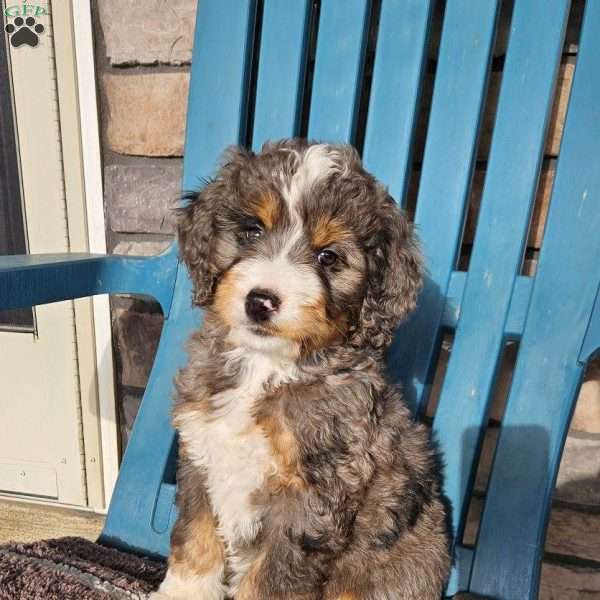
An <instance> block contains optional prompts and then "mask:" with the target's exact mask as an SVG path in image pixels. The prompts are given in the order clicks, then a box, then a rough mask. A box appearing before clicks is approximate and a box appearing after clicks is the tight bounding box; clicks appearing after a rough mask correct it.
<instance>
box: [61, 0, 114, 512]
mask: <svg viewBox="0 0 600 600" xmlns="http://www.w3.org/2000/svg"><path fill="white" fill-rule="evenodd" d="M71 6H72V11H73V29H74V38H75V54H76V69H77V88H78V95H79V122H80V130H81V143H82V148H81V150H82V163H83V180H84V181H83V183H84V190H85V204H86V216H87V228H88V245H89V251H90V252H92V253H95V254H106V227H105V220H104V193H103V186H102V159H101V151H100V131H99V115H100V113H99V108H98V98H97V93H96V68H95V61H94V32H93V25H92V14H91V3H90V0H74V1H72V2H71ZM92 307H93V308H92V310H93V317H94V336H95V349H96V374H97V386H98V388H97V389H98V403H99V416H100V437H101V444H102V472H103V481H104V499H105V507H108V504H109V503H110V498H111V496H112V492H113V489H114V486H115V483H116V480H117V475H118V469H119V444H118V425H117V423H118V419H117V412H116V395H115V373H114V362H113V351H112V330H111V319H110V306H109V298H108V295H102V296H95V297H94V298H93V299H92Z"/></svg>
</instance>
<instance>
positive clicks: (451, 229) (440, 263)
mask: <svg viewBox="0 0 600 600" xmlns="http://www.w3.org/2000/svg"><path fill="white" fill-rule="evenodd" d="M497 10H498V1H497V0H479V1H478V2H472V1H471V0H449V1H448V2H447V4H446V11H445V14H444V24H443V31H442V39H441V42H440V52H439V60H438V67H437V73H436V79H435V85H434V90H433V99H432V106H431V114H430V117H429V127H428V138H427V144H426V147H425V155H424V158H423V169H422V174H421V184H420V188H419V197H418V203H417V213H416V215H415V221H416V224H417V226H418V230H419V235H420V237H421V240H422V243H423V250H424V254H425V257H426V263H427V265H428V268H429V277H428V278H427V280H426V282H425V287H424V289H423V291H422V293H421V297H420V299H419V307H418V309H417V312H416V313H415V314H414V315H413V317H412V318H411V319H410V320H409V321H408V322H407V323H406V324H404V325H403V326H402V327H401V328H400V330H399V332H398V335H397V336H396V339H395V340H394V344H393V345H392V348H391V350H390V354H389V365H390V374H391V376H392V377H393V378H394V379H396V380H400V381H402V382H403V384H404V387H405V395H406V399H407V401H408V402H409V404H411V405H412V407H413V408H414V410H415V412H417V413H420V412H421V410H422V407H423V406H424V404H425V401H426V398H427V393H428V389H429V387H430V382H429V381H428V379H429V377H430V369H431V364H432V361H433V358H434V355H435V352H436V349H437V346H438V335H439V331H440V324H441V321H442V316H443V312H444V304H445V295H446V290H447V289H448V283H449V280H450V275H451V273H452V270H453V269H454V265H455V262H456V253H457V249H458V247H459V243H460V237H461V233H462V228H463V222H464V212H465V205H466V199H467V197H468V194H469V186H470V182H471V176H472V171H473V163H474V158H475V152H476V142H477V135H478V130H479V121H480V114H481V112H482V110H483V104H484V98H485V91H486V86H487V79H488V71H489V64H490V59H491V54H492V47H493V43H494V29H495V23H496V16H497ZM449 115H451V118H450V117H449Z"/></svg>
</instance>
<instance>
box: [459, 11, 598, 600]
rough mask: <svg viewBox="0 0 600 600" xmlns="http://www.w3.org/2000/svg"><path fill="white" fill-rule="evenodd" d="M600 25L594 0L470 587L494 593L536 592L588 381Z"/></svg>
mask: <svg viewBox="0 0 600 600" xmlns="http://www.w3.org/2000/svg"><path fill="white" fill-rule="evenodd" d="M546 10H549V7H547V8H546ZM598 31H600V3H598V2H588V3H587V6H586V12H585V17H584V24H583V30H582V35H581V41H580V46H579V56H578V62H577V67H576V72H575V77H574V81H573V88H572V93H571V98H570V103H569V110H568V114H567V119H566V123H565V130H564V137H563V142H562V145H561V151H560V157H559V161H558V166H557V173H556V179H555V184H554V191H553V194H552V200H551V205H550V212H549V215H548V221H547V227H546V234H545V237H544V244H543V247H542V250H541V254H540V261H539V266H538V271H537V276H536V279H535V284H534V288H533V292H532V298H531V305H530V309H529V315H528V318H527V322H526V326H525V331H524V334H523V338H522V340H521V346H520V350H519V356H518V363H517V367H516V370H515V374H514V378H513V383H512V387H511V391H510V396H509V400H508V404H507V408H506V413H505V416H504V419H503V422H502V430H501V432H500V437H499V441H498V446H497V450H496V456H495V459H494V469H493V471H492V475H491V480H490V484H489V489H488V498H487V501H486V505H485V510H484V514H483V520H482V524H481V530H480V535H479V540H478V549H477V553H476V557H475V563H474V568H473V577H472V584H471V590H473V591H475V592H479V593H482V594H486V595H489V596H490V597H494V598H531V599H533V598H537V579H538V575H539V561H540V555H541V552H542V550H543V538H544V530H545V526H546V523H547V515H548V510H549V507H550V502H551V500H552V493H553V489H554V483H555V478H556V474H557V471H558V466H559V462H560V456H561V452H562V448H563V444H564V440H565V436H566V433H567V430H568V425H569V422H570V418H571V414H572V410H573V406H574V403H575V399H576V396H577V391H578V389H579V385H580V383H581V377H582V370H583V365H582V364H580V363H579V362H578V360H577V359H578V352H579V349H580V348H581V344H582V341H583V339H584V336H585V334H586V330H587V329H588V326H589V323H590V320H591V315H592V310H593V306H594V300H595V298H596V294H597V290H598V284H599V283H600V272H599V269H598V265H600V235H599V233H598V232H599V231H600V210H598V208H599V206H600V170H599V169H598V164H599V162H600V104H599V103H598V98H600V70H599V69H598V56H600V36H598ZM506 574H510V576H506Z"/></svg>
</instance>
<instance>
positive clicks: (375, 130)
mask: <svg viewBox="0 0 600 600" xmlns="http://www.w3.org/2000/svg"><path fill="white" fill-rule="evenodd" d="M432 5H433V2H432V1H431V0H408V1H404V0H386V1H385V2H383V4H382V6H381V15H380V18H379V33H378V37H377V49H376V54H375V65H374V69H373V83H372V84H371V98H370V102H369V116H368V121H367V130H366V134H365V145H364V151H363V163H364V165H365V167H366V168H367V169H368V170H369V171H371V172H372V173H373V174H374V175H375V176H376V177H378V178H379V179H380V180H381V181H383V182H385V184H386V185H387V186H388V187H389V190H390V193H391V195H392V196H393V197H394V198H395V199H396V200H397V201H398V202H400V203H402V202H403V201H404V195H405V190H406V187H407V182H408V178H409V176H410V168H409V167H410V165H409V163H410V158H411V145H412V138H413V131H414V126H415V121H416V118H417V114H418V106H419V98H420V95H421V93H420V92H421V79H422V74H423V67H424V64H425V59H426V56H427V53H426V51H427V39H428V34H429V25H430V21H431V13H432Z"/></svg>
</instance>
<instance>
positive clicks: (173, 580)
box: [148, 567, 225, 600]
mask: <svg viewBox="0 0 600 600" xmlns="http://www.w3.org/2000/svg"><path fill="white" fill-rule="evenodd" d="M222 577H223V568H222V567H219V568H217V569H215V570H214V571H213V572H210V573H205V574H204V575H194V576H192V577H185V578H184V577H181V576H179V575H177V574H176V573H174V572H173V571H171V570H170V569H169V570H168V571H167V575H166V577H165V580H164V581H163V582H162V583H161V584H160V587H159V588H158V591H156V592H153V593H152V594H150V596H149V598H148V600H225V586H224V585H223V582H222Z"/></svg>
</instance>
